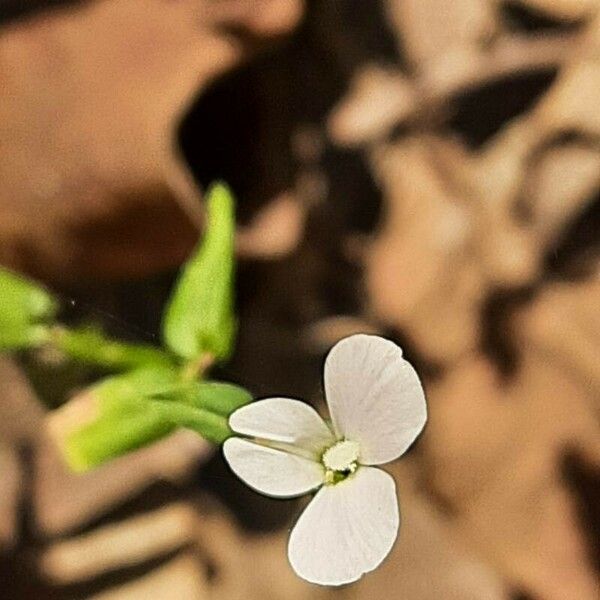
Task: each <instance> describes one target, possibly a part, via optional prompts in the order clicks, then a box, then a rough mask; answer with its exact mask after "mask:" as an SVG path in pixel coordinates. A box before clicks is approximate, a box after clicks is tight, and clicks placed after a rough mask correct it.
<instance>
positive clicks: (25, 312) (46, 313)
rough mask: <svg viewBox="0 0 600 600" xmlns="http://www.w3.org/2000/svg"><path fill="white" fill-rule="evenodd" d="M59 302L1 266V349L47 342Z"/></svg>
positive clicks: (16, 348) (25, 346)
mask: <svg viewBox="0 0 600 600" xmlns="http://www.w3.org/2000/svg"><path fill="white" fill-rule="evenodd" d="M56 308H57V306H56V302H55V301H54V299H53V298H52V296H50V294H48V292H46V290H44V289H43V288H42V287H39V286H38V285H36V284H34V283H32V282H30V281H29V280H27V279H25V278H24V277H21V276H19V275H17V274H15V273H12V272H11V271H7V270H6V269H1V268H0V350H18V349H24V348H32V347H35V346H39V345H40V344H42V343H44V341H46V339H47V335H48V325H49V322H50V321H51V319H52V318H53V316H54V315H55V313H56Z"/></svg>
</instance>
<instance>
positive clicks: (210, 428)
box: [150, 381, 252, 444]
mask: <svg viewBox="0 0 600 600" xmlns="http://www.w3.org/2000/svg"><path fill="white" fill-rule="evenodd" d="M150 401H151V403H152V404H153V406H155V407H156V408H159V409H160V410H162V411H163V413H162V414H163V415H164V416H165V418H166V419H169V420H170V421H172V422H173V423H176V424H177V425H180V426H181V427H186V428H188V429H192V430H193V431H196V432H197V433H199V434H200V435H201V436H202V437H204V438H206V439H208V440H210V441H212V442H215V443H217V444H220V443H222V442H224V441H225V440H226V439H227V438H228V437H229V436H230V435H231V434H232V432H231V430H230V428H229V425H228V420H229V415H231V413H232V412H233V411H234V410H236V409H238V408H240V406H244V405H245V404H248V403H249V402H251V401H252V395H251V394H250V392H248V391H247V390H245V389H243V388H241V387H239V386H237V385H233V384H230V383H222V382H218V381H206V382H188V383H184V384H181V385H178V386H175V387H174V388H173V389H170V390H166V391H165V392H164V393H162V394H156V395H155V396H153V397H152V398H150Z"/></svg>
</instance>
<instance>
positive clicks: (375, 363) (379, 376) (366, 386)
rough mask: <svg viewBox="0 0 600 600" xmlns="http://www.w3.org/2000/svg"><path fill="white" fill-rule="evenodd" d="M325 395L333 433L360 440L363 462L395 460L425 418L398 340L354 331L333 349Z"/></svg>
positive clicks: (419, 390) (416, 384) (414, 375)
mask: <svg viewBox="0 0 600 600" xmlns="http://www.w3.org/2000/svg"><path fill="white" fill-rule="evenodd" d="M325 394H326V396H327V404H328V405H329V410H330V411H331V418H332V421H333V425H334V429H335V432H336V433H337V434H338V436H340V437H345V438H346V439H349V440H353V441H356V442H358V443H359V444H360V446H361V454H360V457H359V460H360V462H361V463H362V464H367V465H378V464H382V463H385V462H389V461H390V460H394V459H395V458H398V456H400V455H401V454H403V453H404V452H406V450H407V449H408V447H409V446H410V445H411V444H412V443H413V442H414V440H415V438H416V437H417V436H418V435H419V433H420V432H421V430H422V429H423V426H424V425H425V421H426V420H427V407H426V405H425V394H424V393H423V388H422V387H421V382H420V381H419V377H418V375H417V373H416V371H415V370H414V369H413V367H412V365H411V364H410V363H409V362H408V361H406V360H404V358H403V357H402V350H401V349H400V348H399V347H398V346H396V344H394V343H393V342H390V341H389V340H386V339H384V338H380V337H377V336H374V335H363V334H359V335H353V336H350V337H347V338H345V339H343V340H342V341H341V342H338V343H337V344H336V345H335V346H334V347H333V348H332V349H331V351H330V352H329V355H328V356H327V359H326V361H325Z"/></svg>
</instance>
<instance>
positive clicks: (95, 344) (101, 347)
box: [52, 327, 173, 371]
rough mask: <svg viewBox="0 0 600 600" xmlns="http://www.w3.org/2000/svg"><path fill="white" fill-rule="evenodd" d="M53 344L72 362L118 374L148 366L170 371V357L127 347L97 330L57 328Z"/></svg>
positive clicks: (137, 346)
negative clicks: (160, 367)
mask: <svg viewBox="0 0 600 600" xmlns="http://www.w3.org/2000/svg"><path fill="white" fill-rule="evenodd" d="M52 342H53V343H54V345H55V346H56V347H57V348H59V349H60V350H62V351H63V352H64V353H65V354H66V355H68V356H69V357H70V358H72V359H74V360H77V361H79V362H84V363H87V364H92V365H97V366H100V367H104V368H107V369H114V370H118V371H122V370H131V369H137V368H140V367H146V366H152V365H154V366H164V367H169V366H172V365H173V362H172V360H171V358H170V356H169V355H168V354H166V353H165V352H163V351H162V350H159V349H158V348H154V347H152V346H149V345H145V344H128V343H122V342H117V341H114V340H111V339H110V338H107V337H106V336H105V335H104V333H103V332H102V331H101V330H100V329H97V328H94V327H85V328H81V329H65V328H58V327H56V328H54V329H53V331H52Z"/></svg>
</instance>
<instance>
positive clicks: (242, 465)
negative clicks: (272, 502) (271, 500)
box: [223, 437, 324, 498]
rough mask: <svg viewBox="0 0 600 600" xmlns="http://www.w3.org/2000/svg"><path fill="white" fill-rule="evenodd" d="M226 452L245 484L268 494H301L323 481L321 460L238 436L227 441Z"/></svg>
mask: <svg viewBox="0 0 600 600" xmlns="http://www.w3.org/2000/svg"><path fill="white" fill-rule="evenodd" d="M223 454H224V455H225V460H227V462H228V463H229V466H230V467H231V469H232V471H233V472H234V473H235V474H236V475H237V476H238V477H239V478H240V479H241V480H242V481H243V482H244V483H246V484H247V485H249V486H250V487H251V488H253V489H255V490H256V491H257V492H260V493H261V494H265V495H267V496H273V497H275V498H291V497H293V496H301V495H302V494H306V493H307V492H310V491H312V490H314V489H316V488H318V487H319V486H320V485H321V484H322V483H323V479H324V469H323V466H322V465H321V464H320V463H318V462H316V461H312V460H309V459H307V458H304V457H303V456H298V455H296V454H290V453H288V452H283V451H282V450H276V449H274V448H269V447H267V446H261V445H260V444H256V443H254V442H251V441H250V440H244V439H241V438H236V437H231V438H229V439H228V440H225V443H224V444H223Z"/></svg>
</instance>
